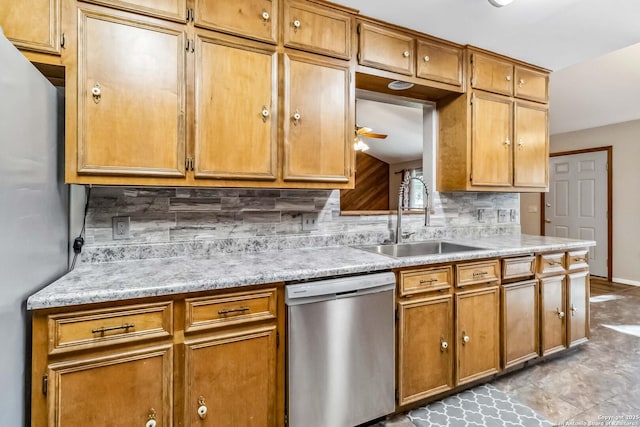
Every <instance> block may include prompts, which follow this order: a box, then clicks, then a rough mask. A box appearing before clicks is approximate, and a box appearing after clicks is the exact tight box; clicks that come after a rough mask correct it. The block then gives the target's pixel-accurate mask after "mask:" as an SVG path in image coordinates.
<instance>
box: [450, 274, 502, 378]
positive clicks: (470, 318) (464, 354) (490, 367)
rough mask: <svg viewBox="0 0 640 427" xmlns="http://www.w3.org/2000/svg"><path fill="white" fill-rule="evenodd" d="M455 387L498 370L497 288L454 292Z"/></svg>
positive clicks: (498, 323)
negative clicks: (456, 362)
mask: <svg viewBox="0 0 640 427" xmlns="http://www.w3.org/2000/svg"><path fill="white" fill-rule="evenodd" d="M455 303H456V310H455V316H456V344H455V347H456V354H457V361H458V365H457V369H456V384H458V385H460V384H465V383H468V382H471V381H474V380H477V379H480V378H483V377H486V376H488V375H491V374H495V373H497V372H498V371H499V370H500V315H499V308H500V289H499V287H498V286H491V287H488V288H480V289H475V290H469V291H464V292H457V293H456V295H455Z"/></svg>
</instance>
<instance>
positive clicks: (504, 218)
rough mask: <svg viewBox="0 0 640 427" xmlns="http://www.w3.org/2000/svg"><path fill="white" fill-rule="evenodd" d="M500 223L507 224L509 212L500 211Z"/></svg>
mask: <svg viewBox="0 0 640 427" xmlns="http://www.w3.org/2000/svg"><path fill="white" fill-rule="evenodd" d="M498 222H507V210H506V209H498Z"/></svg>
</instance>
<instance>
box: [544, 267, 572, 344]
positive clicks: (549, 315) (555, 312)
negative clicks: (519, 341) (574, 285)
mask: <svg viewBox="0 0 640 427" xmlns="http://www.w3.org/2000/svg"><path fill="white" fill-rule="evenodd" d="M565 283H566V281H565V277H564V275H562V276H552V277H546V278H543V279H540V308H541V311H540V329H541V339H542V343H541V344H542V345H541V351H542V356H547V355H549V354H552V353H555V352H558V351H561V350H564V349H565V348H567V344H566V343H567V328H566V313H565V307H566V305H567V304H566V301H567V300H566V286H565Z"/></svg>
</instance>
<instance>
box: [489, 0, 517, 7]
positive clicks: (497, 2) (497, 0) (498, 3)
mask: <svg viewBox="0 0 640 427" xmlns="http://www.w3.org/2000/svg"><path fill="white" fill-rule="evenodd" d="M512 2H513V0H489V3H491V4H492V5H493V6H495V7H502V6H506V5H508V4H510V3H512Z"/></svg>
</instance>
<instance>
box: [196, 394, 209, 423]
mask: <svg viewBox="0 0 640 427" xmlns="http://www.w3.org/2000/svg"><path fill="white" fill-rule="evenodd" d="M198 416H199V417H200V419H201V420H204V419H205V418H206V417H207V406H206V405H205V402H204V397H202V396H200V397H198Z"/></svg>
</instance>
